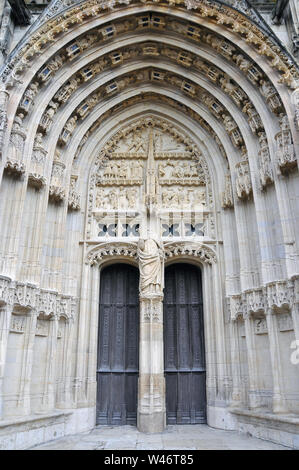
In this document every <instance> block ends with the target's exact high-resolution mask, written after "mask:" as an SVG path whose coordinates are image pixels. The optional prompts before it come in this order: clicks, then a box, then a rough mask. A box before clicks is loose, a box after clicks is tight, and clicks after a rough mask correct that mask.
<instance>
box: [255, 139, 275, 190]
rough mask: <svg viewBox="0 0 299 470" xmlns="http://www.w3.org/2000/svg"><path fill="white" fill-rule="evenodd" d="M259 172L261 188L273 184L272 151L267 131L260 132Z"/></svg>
mask: <svg viewBox="0 0 299 470" xmlns="http://www.w3.org/2000/svg"><path fill="white" fill-rule="evenodd" d="M259 143H260V150H259V153H258V155H259V172H260V185H261V189H262V190H263V189H265V188H266V187H267V186H268V185H270V184H273V182H274V179H273V170H272V163H271V159H270V151H269V147H268V142H267V137H266V133H265V132H260V133H259Z"/></svg>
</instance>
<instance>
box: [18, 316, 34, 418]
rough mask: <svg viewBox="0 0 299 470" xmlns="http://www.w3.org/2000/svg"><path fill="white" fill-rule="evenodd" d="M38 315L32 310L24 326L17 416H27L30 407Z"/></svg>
mask: <svg viewBox="0 0 299 470" xmlns="http://www.w3.org/2000/svg"><path fill="white" fill-rule="evenodd" d="M37 316H38V313H37V312H36V310H32V311H31V312H30V313H29V314H28V316H27V321H26V326H25V332H24V334H25V341H24V349H23V357H22V368H21V375H20V383H19V389H18V399H17V410H16V411H17V413H16V414H17V415H29V414H30V411H31V406H30V384H31V371H32V363H33V348H34V341H35V332H36V322H37Z"/></svg>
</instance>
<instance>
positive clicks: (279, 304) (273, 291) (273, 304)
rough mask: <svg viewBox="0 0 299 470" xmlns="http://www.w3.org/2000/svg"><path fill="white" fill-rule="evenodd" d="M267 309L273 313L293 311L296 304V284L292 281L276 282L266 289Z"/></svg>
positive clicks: (269, 284) (268, 285)
mask: <svg viewBox="0 0 299 470" xmlns="http://www.w3.org/2000/svg"><path fill="white" fill-rule="evenodd" d="M265 293H266V299H267V307H268V309H269V310H271V311H272V312H281V311H285V310H289V311H290V310H291V309H292V306H293V302H294V283H293V282H292V281H288V280H283V281H274V282H270V283H268V284H267V285H266V287H265Z"/></svg>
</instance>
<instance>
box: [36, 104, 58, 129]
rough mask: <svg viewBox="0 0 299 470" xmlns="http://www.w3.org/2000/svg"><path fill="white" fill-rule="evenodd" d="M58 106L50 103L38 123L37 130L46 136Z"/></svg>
mask: <svg viewBox="0 0 299 470" xmlns="http://www.w3.org/2000/svg"><path fill="white" fill-rule="evenodd" d="M57 108H58V104H57V103H54V101H50V103H49V107H48V108H47V109H46V111H45V112H44V114H43V115H42V118H41V120H40V123H39V130H41V131H42V132H44V133H45V134H47V132H49V130H50V128H51V125H52V123H53V116H54V114H55V113H56V111H57Z"/></svg>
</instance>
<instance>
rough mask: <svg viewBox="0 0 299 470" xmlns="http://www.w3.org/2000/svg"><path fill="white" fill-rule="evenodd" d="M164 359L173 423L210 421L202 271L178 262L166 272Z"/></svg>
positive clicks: (168, 399) (168, 404)
mask: <svg viewBox="0 0 299 470" xmlns="http://www.w3.org/2000/svg"><path fill="white" fill-rule="evenodd" d="M164 293H165V296H164V361H165V378H166V410H167V422H168V423H169V424H196V423H204V422H206V373H205V372H206V366H205V350H204V325H203V306H202V286H201V273H200V271H199V269H197V268H196V267H194V266H191V265H185V264H176V265H173V266H170V267H169V268H167V269H166V272H165V292H164Z"/></svg>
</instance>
